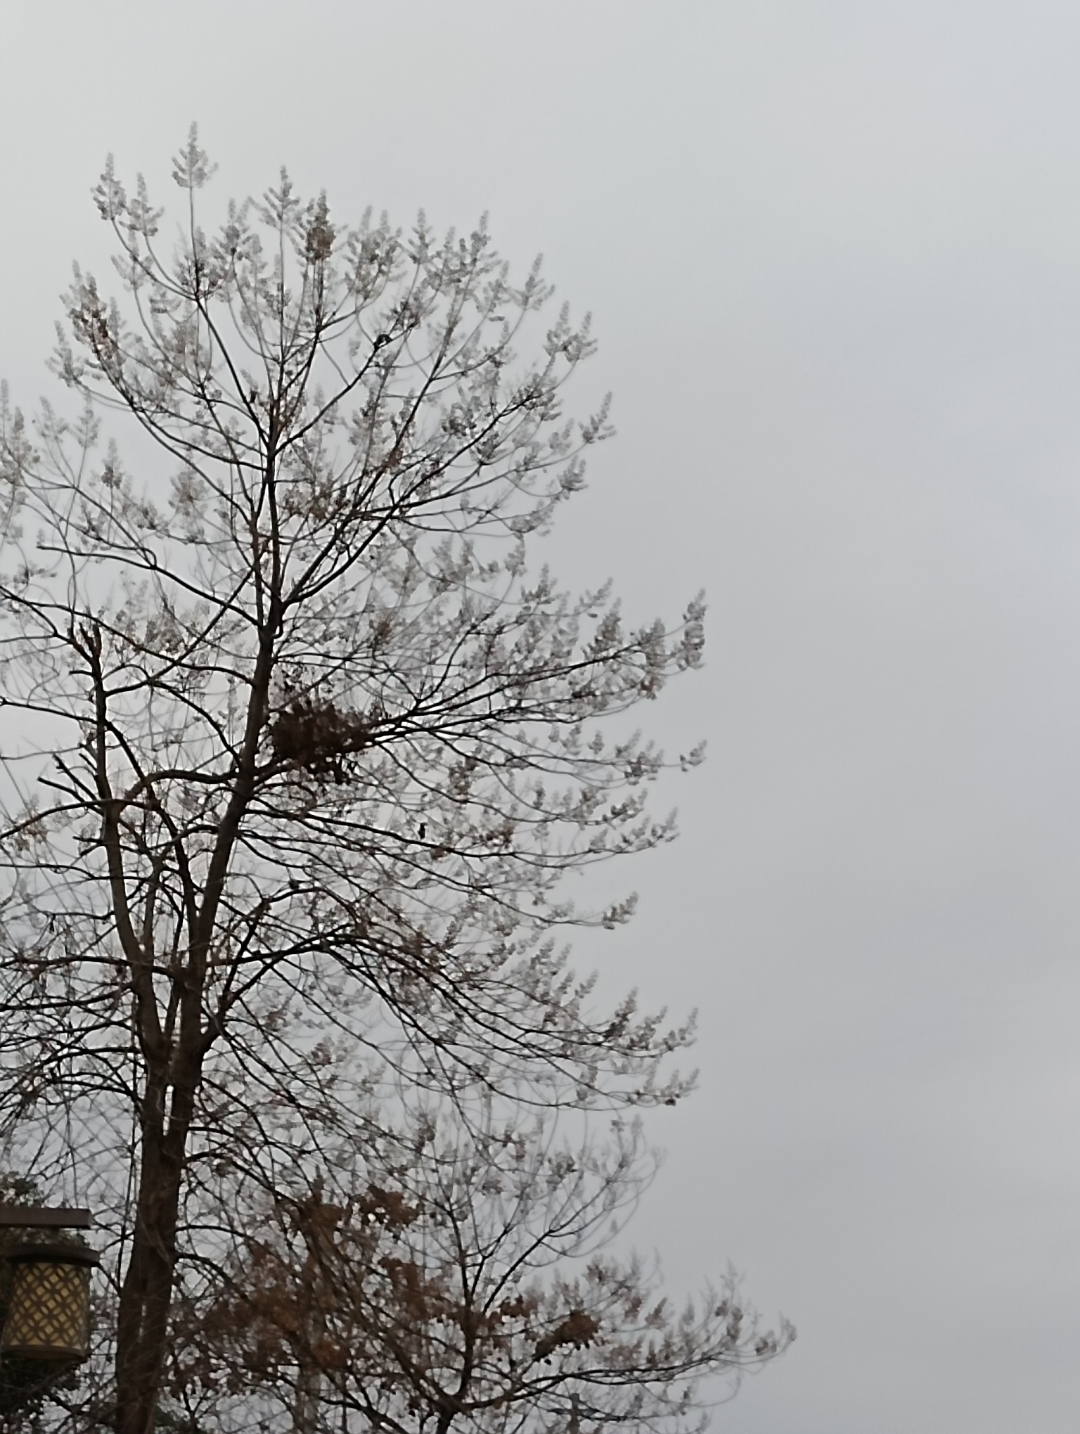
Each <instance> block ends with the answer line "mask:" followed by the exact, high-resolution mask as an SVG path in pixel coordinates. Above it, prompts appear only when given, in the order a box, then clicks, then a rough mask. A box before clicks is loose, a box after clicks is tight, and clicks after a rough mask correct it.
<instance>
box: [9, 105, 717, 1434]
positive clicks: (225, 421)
mask: <svg viewBox="0 0 1080 1434" xmlns="http://www.w3.org/2000/svg"><path fill="white" fill-rule="evenodd" d="M210 168H211V167H210V165H209V162H208V160H207V158H206V155H205V154H204V152H203V151H202V149H201V148H200V147H199V144H198V141H197V137H196V135H195V132H194V130H193V131H192V135H191V138H190V141H189V143H188V145H187V147H186V148H185V150H184V151H183V152H182V153H181V154H180V156H179V157H178V159H177V161H176V165H175V169H174V178H175V180H176V182H177V183H178V184H179V186H180V187H181V189H182V190H183V191H184V192H185V194H186V198H187V214H186V217H185V221H184V224H183V226H182V228H181V232H180V234H179V237H178V238H177V239H176V241H175V247H174V249H173V251H172V253H171V254H169V253H166V252H163V251H164V250H166V249H167V248H168V244H169V241H168V240H165V239H163V238H162V234H161V231H160V223H161V213H160V211H158V210H155V209H154V208H153V207H152V206H151V204H150V201H149V199H148V196H147V192H146V189H145V186H144V185H143V183H142V181H141V179H140V181H139V183H138V186H137V188H136V190H135V192H134V193H133V194H129V193H128V192H127V191H126V190H125V189H124V187H123V186H122V185H121V183H120V181H119V180H118V179H117V178H116V176H115V174H114V172H113V169H112V165H111V162H110V164H109V166H108V167H107V169H106V172H105V174H104V175H103V176H102V179H101V183H100V184H99V186H98V188H97V189H96V191H95V199H96V203H97V207H98V210H99V212H100V214H101V216H102V217H103V219H104V220H106V221H107V223H108V224H109V225H111V226H112V229H113V231H114V233H115V237H116V240H117V242H118V245H119V252H118V257H117V259H116V261H115V262H116V265H117V269H118V272H119V276H120V280H121V285H122V290H121V299H119V300H107V299H106V297H105V296H104V295H103V293H102V291H101V290H100V289H99V286H98V284H97V282H96V280H95V279H94V277H93V276H92V275H91V274H89V273H83V272H81V271H80V270H78V269H76V273H75V280H74V283H73V286H72V289H71V291H70V293H69V295H68V296H67V300H66V304H67V315H68V324H67V327H66V329H62V330H61V333H60V340H59V344H58V349H57V354H56V359H55V371H56V373H57V374H58V376H59V377H60V378H61V379H62V380H63V382H64V384H66V385H67V386H68V388H69V389H70V390H71V391H72V392H73V393H74V394H75V395H78V396H80V398H81V400H82V402H83V404H84V407H83V408H82V410H81V411H80V412H79V413H77V414H76V415H75V416H73V417H72V416H65V414H64V413H63V412H62V411H60V410H59V409H57V408H55V407H53V406H50V405H48V404H46V405H45V406H44V407H43V408H42V411H41V414H40V417H39V418H38V420H37V422H36V425H35V426H33V427H31V426H29V425H27V424H26V423H25V422H24V420H23V419H22V417H21V415H20V413H19V412H18V411H17V410H13V409H10V408H9V407H8V404H7V401H6V397H5V401H4V405H3V413H2V415H0V484H2V491H3V501H4V504H5V519H6V521H5V532H4V537H3V554H2V563H3V571H2V576H0V624H2V627H0V689H2V694H3V696H2V705H3V709H4V717H5V721H6V728H5V734H4V742H3V751H4V752H5V753H6V754H7V755H6V756H5V758H4V771H5V785H4V789H3V792H2V796H3V800H4V807H5V815H4V823H5V825H4V829H3V831H2V833H0V860H2V863H3V869H4V871H5V873H6V878H7V884H6V889H5V890H4V893H3V898H2V900H3V905H2V912H3V929H2V931H0V943H2V970H0V1055H2V1059H0V1097H2V1099H0V1108H2V1110H3V1124H2V1131H0V1133H3V1134H6V1136H7V1138H8V1141H9V1145H10V1156H9V1158H10V1159H11V1160H12V1162H13V1163H14V1162H15V1161H16V1160H19V1159H23V1160H26V1159H28V1158H29V1156H28V1154H27V1152H30V1151H33V1152H34V1165H35V1170H36V1172H37V1174H38V1176H39V1178H41V1179H42V1180H46V1181H52V1182H54V1183H59V1184H63V1183H64V1182H65V1181H66V1182H67V1184H68V1185H70V1184H71V1182H72V1180H73V1179H74V1178H76V1175H77V1176H78V1178H80V1179H81V1180H82V1181H83V1184H84V1193H85V1194H86V1196H88V1197H89V1196H90V1195H92V1197H93V1199H94V1203H95V1204H96V1205H97V1207H98V1208H99V1209H101V1210H103V1211H104V1212H105V1213H106V1215H107V1218H108V1221H109V1225H110V1231H111V1237H112V1240H113V1242H114V1243H113V1249H114V1254H115V1269H116V1271H117V1280H118V1296H117V1307H116V1317H115V1330H114V1331H112V1334H111V1335H110V1339H111V1342H112V1343H113V1344H114V1347H115V1388H114V1390H113V1392H112V1393H111V1394H110V1395H109V1396H108V1403H109V1405H110V1407H111V1408H112V1409H113V1411H114V1412H113V1413H112V1414H110V1415H109V1418H110V1420H111V1421H112V1422H113V1423H114V1424H115V1427H116V1428H117V1429H118V1430H119V1431H120V1434H147V1431H148V1430H149V1429H150V1428H151V1425H152V1423H153V1420H154V1409H155V1406H156V1403H157V1399H158V1393H159V1389H160V1384H161V1379H162V1369H163V1360H164V1355H165V1350H166V1338H167V1329H168V1323H169V1314H170V1308H171V1304H172V1300H173V1294H174V1289H175V1284H176V1280H177V1262H178V1260H179V1259H180V1258H181V1257H183V1258H185V1259H186V1258H189V1257H192V1256H193V1253H194V1250H195V1244H196V1243H197V1242H196V1240H195V1236H194V1235H193V1234H192V1232H193V1231H196V1230H197V1229H198V1228H199V1224H200V1220H201V1215H200V1213H199V1211H198V1208H197V1204H198V1199H199V1192H200V1191H201V1190H202V1189H203V1178H204V1172H206V1171H208V1170H213V1169H214V1168H215V1162H220V1160H221V1158H222V1152H230V1153H231V1152H235V1150H236V1149H238V1148H242V1149H243V1150H244V1151H245V1154H246V1156H247V1158H248V1163H249V1175H250V1178H251V1180H252V1181H254V1182H255V1183H256V1184H257V1185H259V1184H261V1185H262V1186H263V1187H264V1188H269V1186H270V1185H271V1184H272V1181H273V1175H274V1171H275V1169H276V1167H277V1165H278V1164H279V1163H280V1161H281V1160H282V1159H287V1158H288V1154H289V1151H290V1150H292V1149H293V1148H295V1146H296V1145H297V1144H298V1143H305V1142H306V1143H307V1144H308V1145H309V1146H311V1147H312V1148H314V1147H315V1146H316V1144H317V1142H319V1141H321V1140H324V1139H327V1138H329V1137H328V1134H327V1133H328V1132H336V1133H337V1134H341V1135H345V1134H348V1135H349V1136H350V1137H351V1136H353V1135H354V1134H355V1112H356V1110H357V1109H359V1108H361V1107H363V1106H364V1105H365V1103H366V1102H367V1101H368V1099H369V1097H370V1096H371V1095H372V1093H373V1092H377V1091H378V1090H379V1089H380V1088H381V1087H382V1086H387V1084H388V1085H389V1088H394V1087H395V1086H396V1084H403V1086H404V1087H405V1088H408V1089H412V1090H423V1089H426V1090H429V1091H431V1092H433V1093H434V1092H441V1093H443V1094H445V1095H449V1096H450V1097H451V1098H458V1097H461V1098H462V1099H463V1098H464V1095H465V1093H467V1092H468V1091H470V1090H476V1089H482V1090H487V1091H488V1092H490V1093H492V1094H493V1095H494V1094H498V1093H499V1092H506V1091H510V1092H512V1093H515V1094H516V1095H518V1096H522V1097H523V1098H527V1099H528V1100H529V1101H531V1102H533V1103H534V1104H536V1105H537V1106H545V1105H546V1106H550V1107H561V1106H565V1105H577V1106H580V1107H592V1106H600V1105H604V1104H613V1105H615V1106H619V1105H622V1106H626V1105H644V1104H649V1103H656V1102H672V1101H674V1100H675V1099H677V1097H678V1096H679V1094H680V1093H681V1092H682V1091H683V1090H685V1088H686V1084H685V1082H684V1081H682V1080H681V1079H680V1078H679V1077H678V1076H677V1075H670V1074H667V1073H666V1068H665V1071H662V1070H661V1066H662V1064H663V1062H664V1059H665V1057H667V1056H668V1055H670V1053H672V1052H673V1051H676V1050H677V1049H679V1048H680V1047H682V1046H684V1045H685V1044H686V1043H687V1041H688V1039H689V1029H688V1027H685V1026H683V1027H676V1028H674V1029H670V1028H668V1027H666V1026H665V1024H664V1021H663V1017H662V1016H659V1017H658V1016H654V1015H642V1014H640V1013H639V1012H638V1011H637V1009H636V1006H635V1002H634V1000H633V997H629V998H627V999H626V1000H625V1001H623V1002H622V1003H621V1004H620V1005H618V1007H617V1008H616V1009H614V1010H608V1011H604V1012H597V1011H594V1010H593V1008H592V1003H591V999H590V991H591V984H590V982H589V981H588V980H582V979H579V978H578V977H577V976H575V974H574V973H573V971H572V970H571V968H570V967H569V966H568V964H567V957H566V954H565V951H564V950H563V949H562V948H561V946H559V945H558V944H557V942H558V939H559V933H560V932H562V931H565V930H566V929H567V928H569V927H571V926H572V925H574V924H575V923H577V924H582V923H586V922H597V923H601V924H603V925H604V926H608V927H614V926H617V925H618V924H619V923H621V922H622V921H624V920H625V919H626V918H627V917H628V916H629V915H630V912H631V910H632V902H631V901H625V902H621V903H617V904H615V905H613V906H611V907H610V908H608V909H607V910H603V911H599V912H591V913H590V912H578V911H575V910H574V908H573V907H572V906H571V905H570V904H569V903H568V902H567V901H566V899H565V893H564V891H563V890H562V887H561V879H562V877H563V876H564V875H565V873H567V872H568V871H571V870H575V869H580V868H582V867H586V866H588V865H589V864H591V863H594V862H597V861H601V860H603V859H605V858H608V857H610V856H613V855H622V854H626V853H631V852H638V851H642V850H645V849H647V848H649V847H652V846H654V845H656V844H657V843H659V842H663V841H666V840H667V839H668V838H669V837H670V836H671V835H672V834H673V827H672V825H671V822H670V821H655V820H653V819H652V818H651V817H650V815H649V814H648V812H647V809H646V805H645V794H646V792H647V790H648V787H649V784H650V782H651V781H652V779H653V778H655V777H656V775H657V774H658V773H659V772H660V770H661V768H662V765H663V763H662V758H661V755H660V754H659V753H658V752H657V751H656V750H654V749H653V747H651V746H650V745H648V744H642V743H641V742H639V740H638V739H637V738H636V737H634V736H632V735H627V733H626V732H625V731H623V730H622V729H621V726H620V724H619V722H618V720H617V719H618V718H619V717H620V715H621V714H623V713H626V712H628V711H629V709H631V708H632V707H634V706H635V705H636V704H638V703H639V702H640V701H642V700H644V699H648V698H653V697H655V696H656V695H657V694H658V693H659V692H660V690H661V689H662V687H663V686H664V683H665V682H666V681H667V679H668V678H669V676H671V675H672V674H674V673H676V672H678V671H680V670H681V669H685V668H690V667H693V666H695V665H696V664H697V662H698V661H699V657H700V651H701V640H702V639H701V618H702V609H701V604H700V602H699V601H694V602H692V603H691V604H690V605H689V606H688V608H687V610H686V613H685V616H684V618H683V620H682V621H681V622H679V623H676V624H675V625H674V626H673V627H670V628H668V627H665V626H664V625H663V624H661V623H651V624H649V625H647V626H645V627H641V628H633V629H628V628H626V627H625V626H624V624H623V622H622V620H621V618H620V614H619V609H618V606H617V604H615V603H613V602H612V600H611V598H610V595H609V593H608V591H607V589H606V588H601V589H599V590H597V591H594V592H589V593H585V594H583V595H581V596H578V597H570V596H568V595H567V594H566V593H564V592H563V591H561V590H560V588H559V587H558V585H557V584H556V582H555V581H554V579H553V578H552V577H551V576H550V574H549V573H548V572H547V571H546V570H544V569H542V570H540V571H539V572H534V573H532V574H531V575H530V573H529V571H528V569H527V567H526V547H527V545H528V544H529V543H530V542H535V539H536V537H537V535H539V534H541V533H542V532H543V531H544V530H545V529H546V527H547V526H548V524H549V523H550V521H551V520H552V518H553V516H554V514H555V511H556V509H557V508H558V507H559V506H560V505H561V504H562V503H563V502H565V500H567V499H568V498H569V497H571V496H572V495H573V494H574V493H575V492H576V491H577V490H578V489H579V488H580V487H581V485H582V481H583V455H584V454H585V452H586V451H587V450H588V448H589V447H590V446H591V445H592V444H594V443H596V442H598V441H600V440H601V439H603V438H604V437H606V436H607V434H608V432H609V428H608V424H607V419H606V407H605V408H602V409H601V411H600V412H599V413H597V414H595V415H593V416H592V417H590V418H588V419H586V420H585V421H583V422H580V423H574V422H572V421H570V420H568V419H566V418H565V417H564V414H563V412H562V408H561V392H562V386H563V384H564V382H565V381H566V379H567V378H568V377H569V376H570V375H571V374H572V373H573V372H574V370H575V369H576V368H577V366H578V365H579V364H580V363H581V362H582V361H583V360H584V359H585V358H586V357H587V356H588V355H589V354H590V353H591V351H592V341H591V339H590V337H589V333H588V324H587V323H585V324H583V325H577V326H575V325H574V324H572V323H571V321H570V318H569V315H568V313H567V311H566V310H565V309H563V310H562V311H561V313H559V315H558V316H557V318H556V319H555V320H554V322H553V323H552V324H551V325H550V327H547V328H546V329H545V330H541V331H540V332H539V334H538V336H537V348H538V354H539V356H538V358H537V360H536V361H535V362H533V363H532V364H531V365H530V364H527V363H519V361H518V359H517V358H516V356H515V345H517V344H519V343H524V342H531V337H530V336H531V335H532V333H533V330H534V327H535V325H536V324H537V322H538V320H537V318H536V315H537V314H538V312H539V311H540V309H541V308H542V307H543V306H544V304H545V303H546V302H547V300H548V299H549V297H550V291H549V290H548V288H547V287H546V285H545V284H544V282H543V281H542V279H541V277H540V274H539V270H538V269H537V268H535V267H534V269H533V270H532V271H531V273H530V274H529V275H528V276H527V277H526V278H525V280H524V282H522V283H520V284H517V285H515V284H513V283H512V282H511V280H510V276H509V272H508V270H507V268H506V266H505V265H504V264H503V263H502V262H501V261H500V260H499V259H498V258H497V256H496V255H495V254H494V253H493V251H492V249H491V246H490V242H489V239H488V236H487V234H486V232H485V230H484V228H483V226H481V227H480V228H479V229H478V230H477V231H476V232H475V233H473V234H472V235H470V236H469V237H467V238H460V239H459V238H457V237H455V236H454V235H453V234H450V235H448V236H447V237H446V238H444V239H442V240H438V239H436V237H435V235H434V234H433V232H432V230H431V229H430V227H429V226H428V225H427V223H426V221H424V219H423V218H422V217H421V219H420V220H419V222H418V223H417V225H416V227H415V228H414V229H413V230H412V231H411V232H410V233H409V234H407V235H403V234H401V233H399V232H398V231H395V230H393V229H391V228H390V226H389V224H388V223H387V222H386V220H385V219H383V220H381V221H379V222H377V223H376V222H373V221H372V219H371V218H370V216H366V217H365V218H364V220H363V221H362V222H361V223H360V225H359V226H357V227H354V228H348V227H344V226H339V225H337V223H336V222H335V221H332V219H331V215H330V210H329V208H328V205H327V202H326V199H325V197H319V198H317V199H315V200H312V201H310V202H301V200H300V199H299V198H298V197H297V195H296V194H295V192H294V190H293V187H292V184H291V183H290V181H289V179H288V177H287V176H286V175H285V174H284V173H283V174H282V177H281V181H280V183H279V185H278V186H277V187H276V188H274V189H272V190H270V191H269V192H268V193H267V195H266V196H265V198H264V199H263V201H262V202H261V203H257V204H252V203H245V204H241V205H230V206H229V208H228V211H227V214H226V216H225V218H224V222H223V223H222V224H221V225H220V227H219V228H218V229H217V231H216V232H215V233H213V234H210V233H208V232H207V231H206V230H204V228H203V227H202V221H201V219H200V217H199V213H198V210H197V203H196V201H197V197H198V193H199V191H200V190H201V189H202V188H203V186H204V185H205V183H206V181H207V180H208V178H209V175H210ZM200 202H201V201H200ZM110 412H111V413H112V414H113V415H114V417H115V419H116V421H120V419H121V418H123V419H126V420H127V421H128V424H129V429H128V431H129V440H128V442H129V449H128V451H129V460H128V463H129V466H128V467H125V466H124V463H122V461H121V457H120V453H119V450H118V449H117V447H116V446H115V443H114V441H113V440H112V439H111V438H110V439H109V440H108V441H107V442H106V441H105V440H106V435H105V434H104V433H103V431H102V422H103V418H102V415H103V414H108V413H110ZM134 475H138V476H137V477H136V476H134ZM699 757H700V752H692V753H690V754H689V755H688V756H687V757H686V758H684V759H681V760H682V763H683V765H684V766H690V765H693V764H694V763H695V762H696V761H697V760H698V759H699ZM271 1111H272V1112H273V1120H270V1119H268V1114H267V1113H268V1112H271ZM73 1131H78V1132H79V1136H78V1140H79V1148H78V1153H77V1160H75V1161H73V1156H72V1148H71V1147H72V1138H73V1136H72V1133H73ZM88 1181H92V1182H93V1186H92V1189H90V1190H87V1189H86V1188H85V1187H86V1183H87V1182H88ZM112 1335H114V1338H112ZM106 1342H107V1343H108V1342H109V1341H106Z"/></svg>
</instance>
